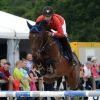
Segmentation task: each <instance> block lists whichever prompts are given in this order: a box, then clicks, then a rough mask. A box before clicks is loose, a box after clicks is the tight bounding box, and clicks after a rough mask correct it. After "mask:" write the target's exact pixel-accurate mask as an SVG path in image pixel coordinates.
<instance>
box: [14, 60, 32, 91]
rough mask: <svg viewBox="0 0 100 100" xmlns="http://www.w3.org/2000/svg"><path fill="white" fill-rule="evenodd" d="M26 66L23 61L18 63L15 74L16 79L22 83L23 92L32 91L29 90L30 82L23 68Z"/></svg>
mask: <svg viewBox="0 0 100 100" xmlns="http://www.w3.org/2000/svg"><path fill="white" fill-rule="evenodd" d="M23 66H24V64H23V61H21V60H20V61H17V62H16V66H15V69H14V72H13V76H14V79H18V80H20V82H21V86H22V88H23V90H30V89H29V82H28V80H27V78H26V77H27V71H25V70H23V69H22V67H23Z"/></svg>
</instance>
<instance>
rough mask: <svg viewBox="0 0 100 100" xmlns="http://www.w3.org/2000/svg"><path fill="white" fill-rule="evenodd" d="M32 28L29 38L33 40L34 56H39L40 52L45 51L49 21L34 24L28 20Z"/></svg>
mask: <svg viewBox="0 0 100 100" xmlns="http://www.w3.org/2000/svg"><path fill="white" fill-rule="evenodd" d="M27 25H28V27H29V29H30V33H29V39H30V41H31V47H32V53H33V56H35V57H39V56H40V53H41V52H42V51H43V45H44V42H45V40H46V39H47V34H46V26H47V22H46V21H45V20H43V21H41V22H37V23H36V24H35V25H34V26H32V25H30V24H29V23H28V22H27Z"/></svg>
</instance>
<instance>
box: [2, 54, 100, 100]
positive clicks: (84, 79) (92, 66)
mask: <svg viewBox="0 0 100 100" xmlns="http://www.w3.org/2000/svg"><path fill="white" fill-rule="evenodd" d="M10 66H11V65H10V63H9V62H8V61H7V59H1V60H0V80H3V81H2V82H0V89H1V90H4V91H7V90H9V83H11V82H12V90H14V91H20V90H21V91H38V90H39V84H38V79H39V77H41V74H40V72H39V70H37V68H36V65H35V64H34V62H33V58H32V54H30V53H28V54H27V55H26V58H23V59H21V60H19V61H17V62H16V64H15V66H14V70H13V73H10V71H9V70H10ZM99 75H100V66H99V64H97V59H96V57H92V59H91V61H87V62H86V64H84V65H82V66H81V67H80V82H81V88H80V89H82V90H83V89H85V90H92V89H100V81H99ZM94 80H95V81H94ZM93 81H94V82H95V86H96V87H95V88H94V84H93V83H94V82H93ZM54 84H55V83H52V84H48V83H46V82H44V90H45V91H53V90H54ZM57 88H58V87H57ZM33 99H34V98H29V97H28V98H26V99H25V100H33ZM44 99H45V100H46V98H44ZM51 99H52V100H55V99H54V98H53V97H52V98H51ZM3 100H6V98H3ZM17 100H21V98H18V99H17ZM35 100H36V98H35Z"/></svg>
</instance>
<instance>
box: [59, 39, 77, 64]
mask: <svg viewBox="0 0 100 100" xmlns="http://www.w3.org/2000/svg"><path fill="white" fill-rule="evenodd" d="M59 41H60V43H61V45H62V49H63V50H64V52H65V53H66V54H67V56H68V58H69V62H70V63H71V64H72V65H73V66H75V65H76V61H75V59H74V57H73V54H72V49H71V47H70V44H69V41H68V38H66V37H64V38H60V39H59ZM65 56H66V55H65Z"/></svg>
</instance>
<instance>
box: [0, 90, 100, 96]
mask: <svg viewBox="0 0 100 100" xmlns="http://www.w3.org/2000/svg"><path fill="white" fill-rule="evenodd" d="M67 96H71V97H75V96H79V97H84V96H87V97H90V96H91V97H93V96H100V90H95V91H79V90H77V91H72V90H71V91H0V97H67Z"/></svg>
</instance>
